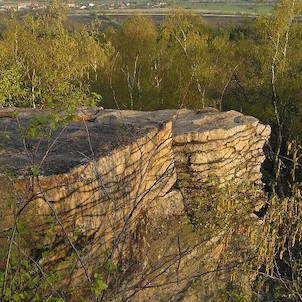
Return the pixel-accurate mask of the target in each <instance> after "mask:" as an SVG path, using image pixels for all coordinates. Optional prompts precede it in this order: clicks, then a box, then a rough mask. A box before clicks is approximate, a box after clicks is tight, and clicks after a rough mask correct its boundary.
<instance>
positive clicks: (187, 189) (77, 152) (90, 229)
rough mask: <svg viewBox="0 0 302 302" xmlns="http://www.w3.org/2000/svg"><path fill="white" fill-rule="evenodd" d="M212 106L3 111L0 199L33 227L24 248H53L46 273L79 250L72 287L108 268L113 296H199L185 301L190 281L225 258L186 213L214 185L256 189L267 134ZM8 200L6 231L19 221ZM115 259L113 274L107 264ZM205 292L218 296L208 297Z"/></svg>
mask: <svg viewBox="0 0 302 302" xmlns="http://www.w3.org/2000/svg"><path fill="white" fill-rule="evenodd" d="M209 111H210V112H202V111H196V112H195V111H189V110H178V111H176V110H163V111H156V112H135V111H117V110H101V109H90V108H82V109H78V110H77V112H76V115H75V116H74V117H73V121H72V122H70V123H68V124H64V122H66V121H67V120H68V119H69V117H68V116H67V114H65V113H60V114H58V115H56V117H55V119H54V118H53V117H52V118H51V119H50V120H49V118H48V113H47V112H45V111H37V110H18V112H17V114H16V113H15V112H13V111H11V110H6V111H5V110H3V111H0V143H1V146H2V148H1V149H0V153H1V156H0V182H1V183H2V186H1V187H0V197H1V199H2V200H7V199H10V200H14V202H15V205H16V208H17V213H18V215H20V217H21V216H22V217H24V220H25V221H26V222H27V223H28V229H31V230H34V231H31V232H30V231H29V232H28V234H27V238H30V246H25V247H24V248H25V249H27V250H29V251H35V253H39V251H41V250H42V251H43V249H44V247H45V246H46V245H50V244H52V245H55V246H56V248H53V254H52V255H51V256H49V257H48V258H47V257H46V258H45V257H44V258H43V257H42V256H41V255H38V256H36V261H40V262H39V263H40V264H41V265H45V267H49V266H51V263H54V262H58V261H59V260H60V257H61V258H64V255H66V253H65V254H64V255H63V256H60V255H59V253H58V250H62V249H63V250H71V251H72V252H77V251H78V250H80V251H81V256H79V255H78V254H79V253H76V254H77V256H78V257H76V267H77V269H73V270H72V273H70V274H69V275H68V278H69V282H67V283H68V285H67V283H66V288H67V289H66V290H67V291H69V292H72V290H71V289H74V288H78V286H79V283H81V282H84V281H83V280H85V278H87V279H89V277H90V276H92V275H93V274H94V273H95V270H96V268H97V267H101V268H100V270H101V271H102V274H103V276H104V279H105V281H106V283H108V284H110V285H111V287H112V291H111V295H114V296H115V297H121V299H122V301H147V300H148V299H149V300H150V301H176V300H177V301H180V300H179V299H183V300H184V301H197V300H198V299H200V297H197V296H194V295H190V294H188V292H189V288H190V285H191V284H192V282H195V281H196V278H197V277H198V278H200V276H201V275H203V273H204V272H205V271H206V270H208V271H213V270H215V268H217V266H218V264H219V258H220V255H221V253H222V252H223V251H222V248H221V245H220V244H219V243H218V241H217V239H215V238H211V239H209V240H207V241H206V243H204V239H202V240H201V239H200V237H198V236H197V235H196V234H194V235H192V234H193V233H192V230H191V226H190V222H189V220H188V218H187V216H186V215H185V211H184V209H187V210H189V209H190V206H191V205H192V204H193V203H194V202H195V201H196V200H198V198H199V196H200V192H201V190H203V188H205V187H206V186H207V185H208V184H209V183H213V182H215V183H216V184H217V185H218V186H223V185H226V184H227V183H229V182H234V183H236V184H239V183H244V184H245V185H246V184H249V185H257V186H261V172H260V168H261V163H262V162H263V160H264V155H263V151H262V148H263V145H264V143H265V141H266V140H267V139H268V136H269V134H270V128H269V127H268V126H264V125H261V124H259V122H258V120H257V119H255V118H253V117H247V116H243V115H242V114H240V113H238V112H235V111H229V112H216V111H212V110H209ZM54 120H55V123H54ZM58 120H61V121H62V123H61V124H60V123H59V124H58V127H57V125H56V123H57V121H58ZM12 175H14V177H12ZM4 184H5V185H4ZM6 204H7V203H5V202H4V203H2V204H1V205H0V216H1V220H0V228H1V229H2V230H5V229H9V228H10V226H11V224H13V222H14V217H15V216H14V215H13V212H12V211H11V210H10V209H9V208H8V207H7V205H6ZM257 206H258V204H256V203H255V204H254V209H256V208H257ZM252 208H253V207H252ZM49 218H51V219H49ZM50 228H52V229H53V230H54V233H55V237H56V238H55V239H50V237H51V236H50V235H49V229H50ZM169 228H170V231H167V230H168V229H169ZM188 234H190V235H188ZM1 236H2V235H0V243H1V242H2V243H3V244H4V242H5V241H6V238H5V236H2V237H1ZM62 238H64V239H65V241H64V240H62ZM60 240H61V241H60ZM63 241H64V242H63ZM66 241H67V242H66ZM54 242H57V243H56V244H54ZM201 242H203V243H201ZM108 251H109V252H108ZM0 256H3V255H0ZM0 259H1V257H0ZM2 259H4V257H2ZM213 259H216V260H217V262H215V261H213ZM108 260H110V261H111V262H113V263H114V264H115V266H116V267H117V271H118V272H116V271H114V272H113V271H110V270H108V269H107V270H106V269H104V265H103V264H104V263H105V264H106V263H107V262H108ZM3 265H4V261H0V266H3ZM212 279H213V274H208V275H207V280H212ZM79 280H82V281H81V282H79ZM210 282H212V281H210ZM83 284H84V283H83ZM158 288H160V289H161V290H160V292H159V291H158ZM79 291H80V292H81V293H82V294H83V295H85V290H81V289H80V290H78V292H79ZM78 292H77V293H78ZM201 294H202V295H203V297H204V298H203V299H204V301H207V299H208V300H209V301H210V300H211V299H213V297H212V298H211V293H210V290H209V292H206V290H205V291H204V292H203V293H200V295H201ZM87 295H89V294H87ZM205 297H207V298H205ZM68 299H69V300H70V301H73V300H74V301H77V299H78V296H77V294H70V297H69V298H68ZM111 299H112V300H113V298H112V296H111V298H110V295H109V294H108V296H107V298H106V301H110V300H111ZM149 300H148V301H149Z"/></svg>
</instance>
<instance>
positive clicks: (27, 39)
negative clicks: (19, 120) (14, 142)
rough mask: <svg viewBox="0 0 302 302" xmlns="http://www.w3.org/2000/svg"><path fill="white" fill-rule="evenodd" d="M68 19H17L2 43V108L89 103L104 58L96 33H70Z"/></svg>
mask: <svg viewBox="0 0 302 302" xmlns="http://www.w3.org/2000/svg"><path fill="white" fill-rule="evenodd" d="M63 21H64V16H63V15H61V14H60V13H57V10H56V8H55V7H52V8H51V10H50V12H49V14H45V15H40V16H37V17H33V16H30V15H25V16H24V17H22V18H21V20H20V19H19V18H17V17H14V16H13V17H12V18H11V19H10V20H8V21H7V30H6V31H4V33H3V39H2V40H1V41H0V50H1V51H0V69H1V72H0V91H1V92H0V105H2V106H11V105H14V106H32V107H45V106H48V107H58V106H60V107H68V106H74V105H80V104H84V103H85V99H86V97H87V96H88V95H89V94H90V91H89V85H90V82H91V80H90V74H91V72H93V71H94V72H95V70H96V68H97V66H98V65H99V64H102V63H101V62H102V60H103V52H102V50H101V47H100V45H99V44H98V43H97V41H96V39H95V38H96V34H95V31H94V29H93V28H91V29H88V28H84V29H83V30H81V31H79V32H75V33H69V32H68V31H67V30H66V29H65V28H64V26H63Z"/></svg>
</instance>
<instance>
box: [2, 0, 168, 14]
mask: <svg viewBox="0 0 302 302" xmlns="http://www.w3.org/2000/svg"><path fill="white" fill-rule="evenodd" d="M66 5H67V8H69V9H70V10H95V9H97V10H100V9H103V10H114V9H126V8H128V9H129V8H133V9H135V8H145V9H146V8H147V9H148V8H150V9H151V8H161V7H166V6H167V3H166V2H156V1H150V2H130V1H125V2H124V1H122V2H115V1H114V2H113V1H112V2H110V1H108V2H104V3H99V2H98V3H96V2H87V3H86V2H83V3H80V2H79V3H75V2H70V3H68V4H66ZM47 6H48V4H46V3H43V2H6V1H3V0H0V11H26V10H40V9H45V8H47Z"/></svg>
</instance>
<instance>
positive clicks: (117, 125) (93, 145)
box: [0, 108, 258, 176]
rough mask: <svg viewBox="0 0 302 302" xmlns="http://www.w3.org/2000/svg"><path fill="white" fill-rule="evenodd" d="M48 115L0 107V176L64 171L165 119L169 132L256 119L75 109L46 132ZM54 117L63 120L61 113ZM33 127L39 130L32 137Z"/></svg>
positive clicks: (127, 141) (215, 113) (131, 139)
mask: <svg viewBox="0 0 302 302" xmlns="http://www.w3.org/2000/svg"><path fill="white" fill-rule="evenodd" d="M48 115H49V113H47V112H46V111H40V110H33V109H3V110H0V175H1V174H4V173H6V172H13V173H15V174H16V175H17V176H25V175H30V174H31V173H32V171H31V168H32V167H33V166H39V171H40V173H41V174H43V175H52V174H60V173H65V172H68V171H69V170H71V169H72V168H74V167H76V166H78V165H81V164H85V163H87V162H88V161H89V160H90V159H92V158H93V157H95V158H99V157H101V156H104V155H107V154H109V153H110V152H111V151H113V150H115V149H117V148H119V147H121V146H125V145H128V144H131V143H132V142H134V141H135V140H136V139H137V138H139V137H142V136H145V135H146V134H147V133H148V132H149V131H150V130H151V129H154V128H156V127H157V128H159V129H161V128H162V127H163V125H164V124H165V123H167V122H168V121H172V122H173V135H174V136H178V135H182V134H185V133H191V132H198V133H203V132H205V131H207V132H209V131H212V130H216V129H224V130H228V129H232V128H235V127H237V126H238V125H245V124H246V125H249V124H254V123H258V120H257V119H255V118H253V117H245V116H243V115H242V114H241V113H239V112H236V111H229V112H218V111H215V110H214V109H211V108H208V109H204V110H200V111H190V110H185V109H182V110H161V111H153V112H142V111H128V110H125V111H118V110H104V109H100V108H80V109H77V110H76V113H75V117H74V118H73V121H72V122H70V123H68V124H65V125H64V124H60V126H59V127H58V128H56V129H54V130H52V131H51V136H50V137H48V133H49V131H50V125H51V122H49V119H48V117H47V116H48ZM41 116H44V118H41ZM58 116H60V118H61V119H63V118H65V117H66V116H67V114H66V113H59V114H58ZM83 121H85V122H83ZM30 125H31V126H30ZM35 131H38V132H39V133H40V134H39V135H38V137H37V136H36V134H35V133H34V132H35ZM41 133H43V135H41ZM33 137H34V138H33ZM48 150H49V151H48ZM45 155H46V156H45ZM41 161H43V163H42V164H41V165H40V163H41Z"/></svg>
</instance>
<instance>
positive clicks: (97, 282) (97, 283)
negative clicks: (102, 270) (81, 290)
mask: <svg viewBox="0 0 302 302" xmlns="http://www.w3.org/2000/svg"><path fill="white" fill-rule="evenodd" d="M93 277H94V279H93V281H92V283H91V286H90V287H91V290H92V292H93V293H94V295H95V297H96V298H98V297H99V296H100V295H101V294H102V292H103V291H104V290H106V289H107V288H108V285H107V284H106V283H105V282H104V281H103V276H102V275H100V274H98V273H95V274H94V275H93Z"/></svg>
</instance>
